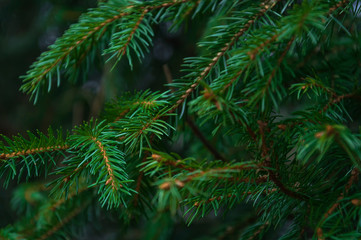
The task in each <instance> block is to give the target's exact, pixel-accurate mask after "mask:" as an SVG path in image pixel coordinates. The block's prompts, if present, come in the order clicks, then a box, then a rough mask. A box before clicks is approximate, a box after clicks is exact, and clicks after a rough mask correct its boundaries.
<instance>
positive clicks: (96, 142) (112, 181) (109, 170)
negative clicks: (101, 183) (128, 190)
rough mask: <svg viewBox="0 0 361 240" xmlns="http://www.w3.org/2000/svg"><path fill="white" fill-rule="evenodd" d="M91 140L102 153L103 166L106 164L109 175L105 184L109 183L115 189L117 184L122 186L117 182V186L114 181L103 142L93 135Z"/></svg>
mask: <svg viewBox="0 0 361 240" xmlns="http://www.w3.org/2000/svg"><path fill="white" fill-rule="evenodd" d="M92 140H93V141H94V142H95V144H96V145H97V146H98V148H99V150H100V152H101V154H102V155H103V159H104V164H105V166H106V168H107V171H108V175H109V177H108V180H107V181H106V182H105V185H108V184H110V183H111V185H112V188H113V190H114V191H116V190H117V189H118V186H119V187H123V185H122V184H119V185H118V186H117V185H116V183H115V182H114V173H113V169H112V167H111V166H110V161H109V158H108V156H107V153H106V151H105V149H104V147H103V144H102V143H101V142H100V141H99V140H97V139H96V138H95V137H93V138H92Z"/></svg>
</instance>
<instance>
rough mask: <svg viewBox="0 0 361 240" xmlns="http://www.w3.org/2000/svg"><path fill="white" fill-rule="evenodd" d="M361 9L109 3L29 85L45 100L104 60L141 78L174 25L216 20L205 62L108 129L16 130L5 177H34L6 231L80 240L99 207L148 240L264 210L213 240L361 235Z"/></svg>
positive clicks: (121, 101)
mask: <svg viewBox="0 0 361 240" xmlns="http://www.w3.org/2000/svg"><path fill="white" fill-rule="evenodd" d="M360 14H361V11H360V3H359V2H358V1H346V0H343V1H336V0H313V1H293V0H287V1H286V0H284V1H277V0H265V1H250V0H249V1H248V0H245V1H221V0H199V1H196V0H179V1H166V0H162V1H125V0H111V1H105V2H103V3H100V4H99V6H98V7H97V8H95V9H91V10H89V11H88V12H87V13H85V14H83V15H82V16H81V17H80V20H79V23H76V24H74V25H72V26H71V27H70V28H69V30H68V31H66V33H65V34H64V35H63V36H62V37H60V38H58V40H57V41H56V42H55V43H54V44H53V45H51V46H50V47H49V50H48V51H46V52H44V53H43V54H42V55H41V56H40V57H39V59H38V60H37V62H35V63H34V64H33V65H32V66H31V67H30V70H29V71H28V73H27V75H26V76H24V81H23V85H22V87H21V90H22V91H24V92H26V93H28V94H30V95H31V96H32V97H34V98H35V99H34V100H35V102H36V101H41V98H40V95H39V94H40V93H41V92H43V91H44V89H45V90H47V91H48V92H49V91H50V90H51V89H52V86H54V85H57V86H58V87H59V85H60V83H61V81H64V80H69V81H73V82H75V81H79V79H81V78H85V79H86V76H87V73H89V71H90V69H91V66H93V65H94V62H96V61H100V62H107V63H106V64H108V65H109V66H108V67H107V68H108V69H112V70H115V69H117V68H118V67H119V68H121V67H120V66H119V65H122V64H118V63H122V61H125V62H126V63H127V64H128V65H126V66H127V70H124V69H123V68H121V70H122V71H125V72H127V71H131V70H132V69H133V68H134V69H135V66H137V65H138V64H140V63H141V62H142V61H143V60H144V59H147V57H149V52H150V50H151V49H152V44H153V37H154V36H156V34H155V33H156V31H155V29H156V25H157V24H161V23H164V22H166V21H169V20H172V24H173V25H172V27H171V28H170V31H177V30H179V29H180V28H182V27H183V26H185V25H186V24H187V23H188V24H189V23H191V24H194V25H195V26H196V27H199V28H200V27H202V26H201V24H198V22H200V23H201V22H203V23H204V22H206V25H205V29H202V30H201V29H200V30H199V32H201V33H202V38H201V39H200V40H199V43H198V44H197V47H198V50H197V52H198V55H197V56H191V57H187V58H185V59H184V64H183V66H182V69H181V70H182V76H181V77H180V78H179V79H175V80H173V79H168V80H169V83H168V84H166V85H165V87H164V89H166V90H164V89H163V90H162V91H150V90H144V91H133V92H124V91H122V89H121V91H122V92H123V93H122V95H121V96H120V97H119V98H117V99H115V100H112V101H109V102H108V103H107V104H106V105H105V107H104V111H103V113H102V114H101V116H100V117H99V119H100V120H99V121H98V120H90V121H87V122H84V123H83V124H81V125H79V126H77V127H74V129H73V130H72V131H70V133H69V134H67V135H66V137H64V138H63V137H62V134H61V133H60V131H59V132H58V133H57V134H56V136H55V135H54V134H53V132H52V130H49V132H48V134H47V135H44V134H42V133H38V134H37V135H34V134H31V133H29V134H28V135H29V136H28V137H27V138H25V137H22V136H16V137H13V138H12V139H10V138H8V137H5V136H3V141H2V142H1V143H0V160H1V162H0V164H1V165H0V176H1V177H2V179H4V182H5V185H8V184H9V182H11V180H12V179H14V178H15V176H18V181H23V180H25V179H22V178H21V176H25V178H26V180H28V183H23V184H22V185H19V187H18V188H17V190H16V191H15V193H14V198H13V200H12V203H13V205H14V207H15V208H16V209H18V210H19V211H20V212H21V213H23V214H24V218H23V219H20V220H19V221H18V222H16V223H14V224H13V225H9V226H8V227H6V228H3V229H2V230H1V232H0V236H1V237H3V238H6V239H22V238H24V239H45V238H55V239H64V238H68V237H69V236H70V237H74V236H75V234H76V233H77V230H76V229H78V225H76V224H75V223H74V219H79V220H78V221H80V222H81V224H84V225H86V224H88V222H87V221H86V216H87V214H88V215H89V214H91V212H92V211H93V210H94V209H97V210H95V211H101V213H102V214H103V215H106V216H109V215H107V213H105V212H106V211H108V212H111V213H112V214H114V216H116V218H117V219H118V220H115V221H121V224H120V225H122V226H124V230H125V229H126V228H127V226H131V225H132V224H139V225H137V226H139V228H140V229H141V230H144V234H143V235H142V238H144V239H165V238H171V233H172V231H175V230H174V228H175V226H176V223H179V222H181V224H188V225H189V226H190V227H191V228H192V226H194V225H196V224H199V223H200V222H201V221H202V218H205V219H208V216H210V215H213V214H214V215H216V216H219V215H223V216H224V217H225V219H227V218H228V217H229V216H231V215H232V213H237V215H239V216H243V215H242V214H244V213H245V212H246V211H244V210H241V211H240V210H239V209H241V208H242V207H244V206H250V205H252V207H253V210H252V212H251V213H249V212H247V216H245V217H242V218H241V217H240V218H238V219H237V220H236V221H233V222H232V221H229V222H227V221H222V222H220V223H219V225H220V228H219V230H217V231H216V230H214V231H213V230H212V231H211V230H209V231H208V232H207V234H210V233H212V236H213V238H210V239H214V238H215V237H217V238H219V239H227V236H228V237H230V236H232V237H234V238H236V239H275V238H278V239H358V238H360V234H361V230H360V228H361V225H360V222H361V219H360V215H361V213H360V209H361V208H360V207H361V195H360V191H359V190H360V181H359V178H358V175H359V171H360V170H361V139H360V120H361V118H360V112H359V110H358V109H359V108H360V99H361V95H360V93H361V88H360V80H359V79H360V77H361V72H360V70H359V66H360V56H361V52H360V46H359V45H360V42H361V38H360V34H359V29H360V27H361V25H360V23H359V18H360V17H359V15H360ZM183 23H185V24H184V25H183ZM122 57H124V59H122ZM105 78H106V77H105ZM120 79H121V78H119V80H120ZM106 80H107V79H105V81H106ZM174 152H177V153H174ZM49 173H50V174H49ZM39 177H41V183H39V182H38V180H39ZM30 180H31V181H30ZM94 199H95V200H94ZM96 200H97V201H96ZM99 203H100V204H99ZM54 206H55V207H54ZM102 207H103V208H102ZM49 209H51V211H49ZM238 211H239V212H238ZM95 215H96V214H95ZM248 215H251V216H252V217H248ZM96 216H98V215H96ZM34 217H35V218H36V221H37V222H38V223H37V225H36V227H35V228H34V227H33V226H30V225H31V224H30V223H31V221H30V222H29V219H31V218H34ZM146 217H147V218H150V221H149V222H148V224H146V225H147V226H146V227H144V226H143V225H142V224H141V221H142V219H145V218H146ZM119 219H120V220H119ZM180 219H181V220H180ZM113 220H114V219H113ZM81 224H80V225H81ZM128 224H129V225H128ZM227 224H228V225H227ZM158 225H159V226H161V227H158V228H157V226H158ZM66 226H70V229H67V227H66ZM137 228H138V227H137ZM117 231H118V229H117ZM122 231H123V229H122ZM122 231H120V230H119V231H118V234H123V232H122ZM205 236H206V234H204V238H206V237H205ZM207 236H208V235H207ZM192 237H193V236H192Z"/></svg>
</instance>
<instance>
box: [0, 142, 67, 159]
mask: <svg viewBox="0 0 361 240" xmlns="http://www.w3.org/2000/svg"><path fill="white" fill-rule="evenodd" d="M68 148H69V146H68V145H55V146H47V147H37V148H32V149H28V150H21V151H18V152H12V153H1V154H0V159H11V158H18V157H25V156H28V155H34V154H39V153H45V152H54V151H62V150H66V149H68Z"/></svg>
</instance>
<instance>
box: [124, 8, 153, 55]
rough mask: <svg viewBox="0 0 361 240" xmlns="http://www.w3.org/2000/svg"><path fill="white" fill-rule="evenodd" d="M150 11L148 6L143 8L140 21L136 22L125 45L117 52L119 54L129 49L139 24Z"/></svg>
mask: <svg viewBox="0 0 361 240" xmlns="http://www.w3.org/2000/svg"><path fill="white" fill-rule="evenodd" d="M148 11H149V10H148V9H147V8H145V9H144V10H143V12H142V14H141V15H140V17H139V19H138V21H137V22H135V24H134V27H133V28H132V30H131V31H130V34H129V36H128V39H127V41H126V43H125V44H124V46H123V47H122V48H121V49H119V50H118V53H117V55H118V56H120V55H124V54H125V53H126V49H127V47H128V45H129V43H130V41H131V40H132V39H133V36H134V34H135V32H136V31H137V29H138V27H139V24H140V23H141V22H142V21H143V19H144V17H145V15H146V14H147V13H148Z"/></svg>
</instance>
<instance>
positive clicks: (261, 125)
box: [257, 120, 308, 200]
mask: <svg viewBox="0 0 361 240" xmlns="http://www.w3.org/2000/svg"><path fill="white" fill-rule="evenodd" d="M257 123H258V125H259V131H260V135H261V151H262V157H263V158H264V166H265V167H266V168H267V171H268V173H269V176H270V179H271V180H272V182H274V183H275V184H276V186H277V187H279V189H280V190H281V191H282V192H283V193H284V194H286V195H288V196H290V197H292V198H295V199H299V200H307V199H308V197H307V196H305V195H302V194H300V193H298V192H295V191H292V190H289V189H288V188H287V187H286V186H285V185H284V184H283V183H282V182H281V181H280V180H279V178H278V176H277V173H276V172H274V171H273V170H272V167H273V166H272V163H271V159H270V155H269V147H268V146H267V145H266V137H265V131H267V127H268V124H267V123H266V122H263V121H261V120H258V121H257Z"/></svg>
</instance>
